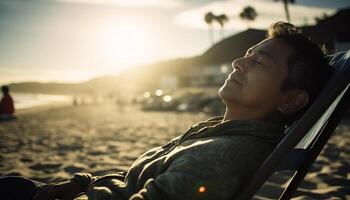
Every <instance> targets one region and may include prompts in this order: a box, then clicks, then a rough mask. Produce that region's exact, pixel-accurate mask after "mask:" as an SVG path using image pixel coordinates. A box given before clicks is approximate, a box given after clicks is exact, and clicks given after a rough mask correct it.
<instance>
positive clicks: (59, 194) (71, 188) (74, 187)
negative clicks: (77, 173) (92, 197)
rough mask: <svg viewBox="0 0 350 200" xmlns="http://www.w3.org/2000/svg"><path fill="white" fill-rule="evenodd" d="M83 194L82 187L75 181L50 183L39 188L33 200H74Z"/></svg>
mask: <svg viewBox="0 0 350 200" xmlns="http://www.w3.org/2000/svg"><path fill="white" fill-rule="evenodd" d="M81 192H82V189H81V187H80V185H79V184H77V183H76V182H74V181H66V182H61V183H50V184H45V185H42V186H39V187H38V188H37V191H36V193H35V195H34V198H33V200H55V199H60V200H72V199H74V198H75V197H76V196H77V195H78V194H80V193H81Z"/></svg>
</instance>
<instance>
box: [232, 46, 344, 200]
mask: <svg viewBox="0 0 350 200" xmlns="http://www.w3.org/2000/svg"><path fill="white" fill-rule="evenodd" d="M330 58H331V60H330V64H331V65H332V67H333V72H332V73H333V75H332V77H331V79H330V80H329V82H328V83H327V85H326V87H325V89H324V91H322V93H321V94H320V96H319V97H318V98H317V99H316V101H315V102H314V104H313V105H312V106H311V107H310V108H309V109H308V110H307V112H306V113H305V114H304V115H303V116H302V117H301V119H299V120H298V121H297V122H295V123H294V124H293V125H292V126H291V127H290V128H288V129H286V131H285V133H286V136H285V137H284V139H283V140H282V141H281V142H280V143H279V144H278V146H277V147H276V148H275V150H274V151H273V152H272V153H271V155H270V156H269V157H268V158H267V159H266V160H265V162H264V163H263V164H262V166H261V167H260V168H259V170H258V171H257V173H256V174H255V176H254V177H253V179H252V180H251V181H250V182H249V183H248V184H247V185H246V187H245V188H244V189H243V190H242V192H241V193H240V194H238V196H236V197H233V198H232V199H235V200H236V199H238V200H247V199H252V198H254V195H256V193H257V191H258V190H259V189H260V188H261V186H262V185H263V184H264V183H265V182H266V180H267V179H268V178H269V177H270V176H271V175H273V173H275V172H278V171H285V170H288V171H290V172H292V174H291V178H290V180H289V181H290V182H289V184H287V186H286V187H285V188H284V191H283V192H282V193H281V194H280V195H279V197H277V199H280V200H285V199H290V198H291V197H292V195H293V193H294V192H295V191H296V189H297V188H298V186H299V184H300V183H301V182H302V180H303V179H304V177H305V175H306V174H307V172H308V171H309V169H310V167H311V166H312V164H313V163H314V161H315V160H316V158H317V156H318V155H319V153H320V152H321V150H322V149H323V147H324V146H325V144H326V143H327V141H328V139H329V138H330V136H331V135H332V133H333V131H334V129H335V128H336V127H337V125H338V124H339V122H340V120H341V119H342V117H343V116H344V114H345V112H346V111H347V110H348V108H349V104H350V50H348V51H344V52H340V53H337V54H335V55H333V56H331V57H330ZM255 198H256V197H255Z"/></svg>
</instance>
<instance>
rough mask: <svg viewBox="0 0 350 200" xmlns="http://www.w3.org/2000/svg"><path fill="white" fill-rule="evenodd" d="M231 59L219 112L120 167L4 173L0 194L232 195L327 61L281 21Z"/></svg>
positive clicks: (305, 100) (313, 87) (303, 103)
mask: <svg viewBox="0 0 350 200" xmlns="http://www.w3.org/2000/svg"><path fill="white" fill-rule="evenodd" d="M232 67H233V72H232V73H230V75H229V76H228V78H227V79H226V81H225V83H224V84H223V86H222V87H221V88H220V90H219V96H220V98H221V99H222V101H223V103H224V104H225V106H226V112H225V114H224V116H222V117H216V118H212V119H209V120H207V121H205V122H201V123H199V124H196V125H193V126H192V127H191V128H190V129H189V130H188V131H187V132H186V133H184V134H182V135H180V136H178V137H176V138H174V139H173V140H171V141H169V142H168V143H167V144H164V145H163V146H159V147H156V148H153V149H151V150H149V151H147V152H146V153H144V154H142V155H141V156H140V157H139V158H138V159H137V160H136V161H135V162H134V163H133V164H132V166H131V167H130V169H129V170H128V172H127V173H126V174H125V175H124V174H123V175H116V174H114V175H106V176H103V177H93V176H91V174H88V173H78V174H75V175H74V177H72V179H71V180H68V181H65V182H61V183H50V184H46V183H38V182H36V181H33V180H29V179H25V178H23V177H4V178H0V197H1V198H5V199H15V198H16V197H13V196H5V195H9V194H10V192H9V191H12V195H18V196H17V199H22V200H26V199H29V200H31V199H32V197H34V198H33V199H34V200H53V199H56V198H59V199H63V200H69V199H73V197H75V196H76V195H78V194H86V195H87V196H88V198H89V200H107V199H108V200H112V199H116V200H117V199H118V200H127V199H129V200H146V199H148V200H163V199H164V200H165V199H166V200H167V199H169V200H187V199H188V200H191V199H205V200H227V199H234V198H235V197H236V196H237V195H238V194H239V193H240V192H241V191H242V189H243V187H244V186H245V184H246V183H247V181H249V180H250V179H251V178H252V176H253V175H254V173H255V172H256V171H257V170H258V168H259V167H260V165H261V164H262V163H263V162H264V160H265V159H266V158H267V157H268V156H269V154H270V153H271V152H272V151H273V150H274V149H275V147H276V145H277V144H278V143H279V142H280V140H281V139H282V138H283V137H284V136H285V134H284V130H285V127H286V126H288V125H290V124H292V123H293V122H294V121H295V120H297V119H299V118H300V116H301V115H302V114H303V113H304V112H305V110H306V109H307V108H308V107H309V106H310V105H311V104H312V102H313V101H314V100H315V99H316V97H317V96H318V94H319V93H320V92H321V91H322V90H323V87H324V86H325V84H326V83H327V81H328V79H329V76H330V72H331V71H330V70H331V68H330V66H329V65H328V62H327V61H326V59H325V55H324V54H323V52H322V51H321V49H320V48H319V47H318V46H317V45H316V44H315V43H313V42H311V41H310V40H309V39H308V38H307V37H305V36H304V35H303V34H301V33H300V32H299V31H298V29H296V28H295V27H294V26H293V25H292V24H288V23H282V22H279V23H276V24H273V25H272V27H271V28H270V29H269V37H268V38H267V39H265V40H263V41H261V42H260V43H258V44H256V45H254V46H252V47H251V48H249V49H248V50H247V52H246V55H245V56H243V57H241V58H238V59H236V60H234V61H233V63H232ZM125 84H127V83H125ZM116 123H118V122H116ZM130 125H131V126H132V124H130ZM169 128H170V127H169ZM158 134H161V133H158ZM136 139H138V138H136ZM140 139H142V138H140ZM116 167H117V166H116ZM6 197H7V198H6Z"/></svg>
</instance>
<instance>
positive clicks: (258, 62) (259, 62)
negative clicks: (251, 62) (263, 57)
mask: <svg viewBox="0 0 350 200" xmlns="http://www.w3.org/2000/svg"><path fill="white" fill-rule="evenodd" d="M255 62H256V64H258V65H265V63H263V62H261V61H260V60H259V59H257V60H256V61H255Z"/></svg>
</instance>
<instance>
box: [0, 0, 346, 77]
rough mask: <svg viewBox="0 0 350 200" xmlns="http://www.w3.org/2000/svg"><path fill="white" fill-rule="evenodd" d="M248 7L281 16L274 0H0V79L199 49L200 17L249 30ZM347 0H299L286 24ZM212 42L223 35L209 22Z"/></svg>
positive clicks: (112, 66)
mask: <svg viewBox="0 0 350 200" xmlns="http://www.w3.org/2000/svg"><path fill="white" fill-rule="evenodd" d="M248 5H251V6H253V7H254V8H255V9H256V11H257V13H258V16H257V18H256V20H255V21H254V22H253V23H251V24H250V26H251V27H252V28H259V29H265V28H266V27H268V25H269V24H271V23H273V22H276V21H281V20H282V21H285V14H284V10H283V5H282V3H281V2H279V1H277V2H276V1H274V0H221V1H219V0H217V1H215V0H0V84H6V83H11V82H24V81H38V82H81V81H86V80H89V79H91V78H94V77H97V76H104V75H114V74H118V73H119V72H120V71H122V70H125V69H128V68H130V67H137V66H140V65H143V64H151V63H155V62H157V61H160V60H168V59H174V58H180V57H190V56H194V55H198V54H201V53H203V52H204V51H205V50H207V49H208V48H209V47H210V46H211V45H212V43H211V41H210V38H209V31H208V25H207V24H206V23H205V22H204V15H205V13H206V12H208V11H211V12H213V13H214V14H216V15H218V14H226V15H227V16H228V17H229V21H228V23H227V24H226V25H225V32H224V36H230V35H232V34H234V33H237V32H239V31H242V30H245V29H246V28H247V23H246V22H244V21H242V20H240V18H239V17H238V15H239V13H240V12H241V10H242V8H243V7H245V6H248ZM349 6H350V1H348V0H296V3H295V4H293V5H290V7H289V8H290V15H291V22H292V23H294V24H296V25H302V24H313V23H314V18H315V17H317V16H318V17H320V16H323V15H324V14H327V15H331V14H333V13H334V12H335V11H336V10H337V9H339V8H343V7H349ZM214 29H215V32H214V33H215V35H214V40H215V41H216V42H217V41H219V40H221V39H222V35H221V34H220V26H219V25H217V24H214Z"/></svg>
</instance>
